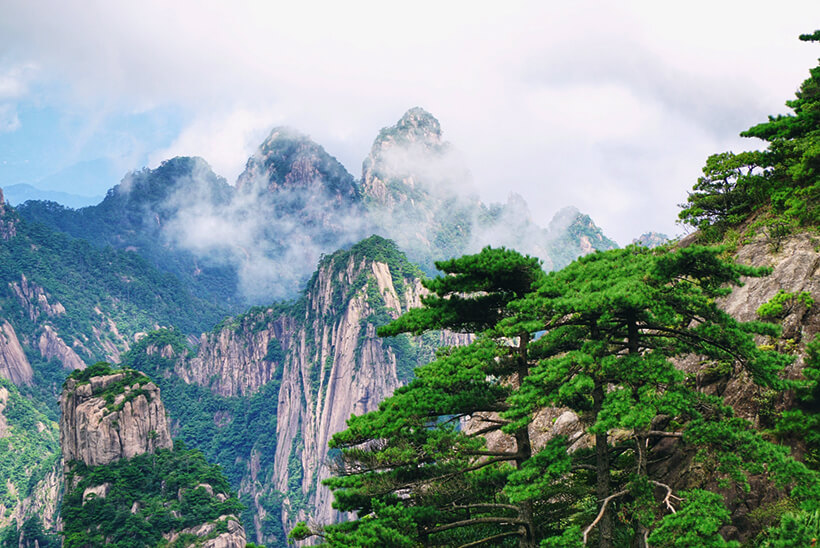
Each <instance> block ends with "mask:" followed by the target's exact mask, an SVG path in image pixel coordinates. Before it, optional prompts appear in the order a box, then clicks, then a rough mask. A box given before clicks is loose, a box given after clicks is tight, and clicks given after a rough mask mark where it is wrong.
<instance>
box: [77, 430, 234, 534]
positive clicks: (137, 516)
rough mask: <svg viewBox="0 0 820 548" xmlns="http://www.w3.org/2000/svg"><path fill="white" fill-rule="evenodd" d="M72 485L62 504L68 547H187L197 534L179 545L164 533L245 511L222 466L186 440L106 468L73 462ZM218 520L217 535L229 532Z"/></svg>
mask: <svg viewBox="0 0 820 548" xmlns="http://www.w3.org/2000/svg"><path fill="white" fill-rule="evenodd" d="M66 485H69V486H72V487H71V488H70V489H69V490H68V491H67V492H66V494H65V496H64V497H63V506H62V517H63V534H64V543H63V546H65V547H66V548H72V547H77V548H79V547H82V546H103V545H105V546H118V547H123V548H125V547H129V548H131V547H143V546H187V545H189V544H188V543H189V542H190V541H191V540H193V539H194V535H193V534H191V535H189V536H188V537H186V538H180V539H178V540H177V541H176V542H174V543H169V542H168V541H167V539H164V538H163V535H169V534H170V533H171V532H179V531H182V530H184V529H186V528H189V527H192V526H197V525H201V524H203V523H207V522H209V521H217V520H218V518H219V517H220V516H227V515H231V514H233V515H237V516H238V515H239V514H240V513H241V510H242V505H241V504H240V503H239V501H238V500H237V498H236V497H235V496H233V495H232V493H231V489H230V485H229V484H228V482H227V480H226V479H225V477H224V475H223V474H222V471H221V469H220V468H219V466H217V465H212V464H208V462H207V461H206V460H205V458H204V457H203V455H202V453H200V452H199V451H196V450H190V449H186V448H185V445H184V444H182V443H180V442H177V443H176V444H175V446H174V449H173V450H167V449H160V450H159V451H157V452H156V453H144V454H142V455H137V456H136V457H133V458H131V459H121V460H119V461H116V462H113V463H110V464H106V465H103V466H94V467H87V466H85V465H84V464H83V463H81V462H73V463H69V472H68V473H67V475H66ZM101 486H102V490H98V491H96V492H94V491H90V490H91V489H93V488H100V487H101ZM217 523H218V526H217V527H216V528H215V530H214V533H212V534H213V536H216V535H217V534H218V533H220V532H226V531H227V526H228V525H227V521H226V520H222V521H217Z"/></svg>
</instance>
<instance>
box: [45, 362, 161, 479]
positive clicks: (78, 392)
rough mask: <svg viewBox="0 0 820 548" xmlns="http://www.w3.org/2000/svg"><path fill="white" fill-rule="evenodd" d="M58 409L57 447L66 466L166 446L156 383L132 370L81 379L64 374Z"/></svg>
mask: <svg viewBox="0 0 820 548" xmlns="http://www.w3.org/2000/svg"><path fill="white" fill-rule="evenodd" d="M81 378H82V377H81ZM60 410H61V412H62V414H61V416H60V446H61V447H62V451H63V460H64V461H65V462H66V464H67V465H68V464H69V463H71V462H72V461H80V462H83V463H85V464H86V465H87V466H99V465H101V464H108V463H110V462H114V461H116V460H119V459H123V458H126V459H127V458H131V457H134V456H136V455H140V454H142V453H152V452H154V451H156V450H157V449H163V448H164V449H170V448H171V447H172V443H171V434H170V433H169V431H168V424H167V421H166V418H165V407H164V406H163V404H162V400H160V397H159V388H157V386H156V385H155V384H154V383H153V382H151V381H149V380H148V378H147V377H146V376H145V375H142V374H140V373H138V372H136V371H133V370H122V371H117V372H115V373H113V374H110V375H101V376H94V377H90V378H88V379H87V381H86V380H78V379H77V378H69V379H68V380H67V381H66V383H65V387H64V389H63V393H62V396H61V398H60Z"/></svg>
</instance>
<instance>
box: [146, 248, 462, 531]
mask: <svg viewBox="0 0 820 548" xmlns="http://www.w3.org/2000/svg"><path fill="white" fill-rule="evenodd" d="M418 276H419V271H418V269H417V268H416V267H413V266H412V265H410V264H409V263H408V262H407V261H406V259H405V258H404V257H403V255H402V254H401V253H400V252H399V251H398V249H397V248H396V246H395V244H393V243H392V242H390V241H388V240H385V239H383V238H380V237H377V236H374V237H371V238H369V239H367V240H365V241H363V242H361V243H359V244H357V245H355V246H353V247H352V248H351V249H349V250H346V251H341V252H337V253H334V254H333V255H330V256H327V257H325V258H324V259H323V260H322V261H321V263H320V265H319V269H318V271H317V273H316V274H315V275H314V277H313V278H312V279H311V281H310V282H309V284H308V286H307V288H306V290H305V293H304V296H303V297H302V298H301V299H299V300H298V301H296V302H293V303H289V304H286V305H277V306H273V307H267V308H265V307H259V308H256V309H254V310H252V311H251V312H249V313H248V314H245V315H243V316H241V317H237V318H234V319H231V320H228V321H226V322H225V324H224V325H223V326H222V327H221V328H219V329H217V330H215V331H214V332H213V333H210V334H206V335H203V336H202V338H201V340H200V344H199V347H198V350H197V353H196V355H195V356H194V357H192V358H185V357H184V356H183V357H180V359H177V360H176V364H175V366H174V372H173V376H175V377H179V378H181V379H184V380H185V381H186V382H188V383H193V384H198V385H200V386H204V387H208V388H209V389H210V390H211V391H212V392H213V393H215V394H218V395H220V396H224V397H235V396H245V397H247V396H249V395H254V394H256V393H257V392H260V391H261V390H262V389H263V388H267V387H269V386H274V387H275V388H276V392H274V393H273V394H274V395H273V397H274V398H275V401H270V402H269V403H268V405H270V406H273V407H274V408H275V410H276V434H275V444H273V448H274V449H273V450H274V451H275V454H273V455H268V454H265V453H264V449H261V448H260V447H258V446H256V447H254V448H253V449H252V450H251V451H250V453H249V454H247V455H244V457H243V458H245V459H246V468H245V472H244V473H243V476H242V479H241V488H240V495H242V496H243V501H248V502H249V504H251V505H252V506H253V508H254V518H253V519H254V521H255V524H254V530H255V531H256V537H257V541H258V542H266V543H271V542H279V543H282V542H284V539H282V538H274V537H272V536H271V534H266V533H264V530H265V529H266V527H265V523H266V522H267V523H269V522H270V519H276V520H281V527H282V529H283V530H285V531H287V530H288V529H289V528H290V526H292V525H293V523H294V522H295V521H297V520H300V519H305V518H308V517H313V518H315V519H317V520H322V521H330V520H337V519H339V517H340V516H339V515H338V513H337V512H336V511H335V510H333V508H332V507H331V501H332V498H331V495H330V493H329V491H328V490H327V488H325V487H324V486H323V485H322V484H321V481H322V480H323V479H325V478H327V477H328V475H329V473H330V462H329V457H330V456H329V455H328V448H327V442H328V440H329V439H330V437H331V436H332V435H333V434H334V433H336V432H338V431H340V430H342V429H343V428H344V426H345V421H346V420H347V419H348V418H349V417H350V416H351V414H354V413H355V414H361V413H365V412H367V411H370V410H372V409H375V407H376V406H377V405H378V403H379V402H380V401H381V400H382V399H384V398H385V397H386V396H388V395H389V394H391V393H392V392H393V390H395V388H396V387H398V386H400V385H401V384H403V383H404V382H406V381H407V380H408V379H409V378H410V376H411V374H412V369H413V367H415V366H416V365H419V364H420V363H424V362H425V361H427V360H428V359H430V357H432V352H433V349H434V347H436V346H438V345H440V344H441V343H442V341H443V339H442V337H444V338H445V339H446V342H448V343H453V344H455V343H458V342H460V339H458V338H456V337H454V336H449V335H447V336H443V335H435V336H432V337H427V338H425V339H421V338H418V339H412V338H410V337H407V336H404V335H402V336H400V337H395V338H389V339H382V338H379V337H377V336H376V327H377V326H380V325H383V324H384V323H387V322H388V321H390V319H392V318H395V317H398V315H400V314H401V313H403V312H404V311H406V310H408V308H410V307H415V306H419V304H420V295H421V292H422V288H421V285H420V284H419V281H418ZM160 351H162V348H155V349H153V350H151V352H160ZM172 351H173V350H172V349H170V347H169V351H168V353H169V355H170V352H172ZM252 401H254V400H252ZM172 413H173V410H172ZM213 419H214V421H215V422H217V423H227V422H230V420H238V418H237V417H233V418H231V417H228V418H226V417H225V416H224V415H223V416H221V417H217V416H214V417H213ZM225 428H230V426H229V425H228V426H225ZM271 457H272V458H271ZM272 497H273V498H276V497H281V498H280V499H277V500H279V502H278V503H276V504H273V505H272V504H271V500H272ZM272 512H273V513H277V512H278V513H279V514H280V515H276V516H275V517H274V516H272V515H271V513H272ZM267 529H268V530H270V529H271V528H270V527H267Z"/></svg>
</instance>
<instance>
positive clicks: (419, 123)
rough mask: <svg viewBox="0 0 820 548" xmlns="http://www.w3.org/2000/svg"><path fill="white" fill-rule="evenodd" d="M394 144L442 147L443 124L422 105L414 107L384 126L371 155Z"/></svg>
mask: <svg viewBox="0 0 820 548" xmlns="http://www.w3.org/2000/svg"><path fill="white" fill-rule="evenodd" d="M394 145H401V146H408V145H421V146H423V147H424V148H427V149H440V148H441V147H442V146H443V145H442V140H441V124H439V121H438V120H437V119H436V117H435V116H433V115H432V114H430V113H429V112H427V111H426V110H424V109H423V108H421V107H413V108H411V109H410V110H408V111H407V112H405V113H404V115H402V117H401V118H400V119H399V121H398V122H396V124H395V125H392V126H388V127H385V128H382V130H381V131H380V132H379V135H378V137H376V140H375V141H374V142H373V149H372V151H371V155H373V153H374V152H376V151H378V150H379V149H386V148H392V147H393V146H394Z"/></svg>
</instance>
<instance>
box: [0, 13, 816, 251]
mask: <svg viewBox="0 0 820 548" xmlns="http://www.w3.org/2000/svg"><path fill="white" fill-rule="evenodd" d="M816 28H820V2H818V1H817V0H812V1H805V2H797V1H794V2H790V1H781V2H771V1H757V0H744V1H723V2H721V1H717V0H712V1H711V2H699V1H687V2H660V1H647V2H603V1H601V2H554V1H546V0H542V1H538V2H512V1H510V2H492V3H489V2H477V1H471V2H444V1H441V0H438V1H435V2H425V1H419V0H413V1H411V2H402V3H399V2H389V1H385V0H382V1H378V2H354V1H346V2H338V1H334V2H307V1H305V2H294V1H290V2H287V3H282V2H270V1H265V2H262V1H260V2H246V1H245V2H211V1H202V0H197V1H186V2H182V1H174V2H160V1H140V2H113V1H112V2H102V1H98V2H91V1H77V2H60V1H53V2H46V1H38V0H22V1H17V0H0V187H2V186H7V185H10V184H15V183H23V182H26V183H31V184H35V185H39V186H41V187H49V188H50V189H53V190H58V189H59V190H64V191H68V192H73V193H76V194H86V195H95V194H102V193H104V191H105V189H106V188H108V187H110V186H113V185H114V184H116V183H117V182H118V181H119V179H120V178H121V177H122V175H123V174H124V173H125V172H127V171H129V170H132V169H138V168H141V167H143V166H149V167H155V166H156V165H157V164H158V163H159V162H160V161H162V160H163V159H167V158H169V157H172V156H175V155H180V154H185V155H197V156H202V157H203V158H205V159H206V160H207V161H208V162H209V163H210V164H211V165H212V166H213V168H214V170H215V171H216V172H217V173H219V174H220V175H223V176H224V177H226V178H227V179H228V181H229V182H231V183H233V182H234V181H235V179H236V176H237V175H238V174H239V173H240V172H241V170H242V169H243V167H244V163H245V161H246V159H247V157H248V156H249V155H250V154H251V153H252V152H253V150H254V148H255V147H256V146H257V145H258V144H259V143H260V142H261V141H262V140H263V139H264V137H265V136H266V135H267V133H268V132H269V131H270V129H271V128H272V127H274V126H276V125H282V124H286V125H290V126H293V127H295V128H297V129H300V130H301V131H303V132H305V133H308V134H309V135H311V137H313V139H314V140H316V141H317V142H319V143H320V144H322V145H323V146H324V147H325V148H326V149H327V151H328V152H329V153H330V154H332V155H334V156H336V157H337V158H338V159H339V160H340V161H341V162H342V163H343V164H344V165H345V167H347V169H348V170H349V171H350V172H351V173H353V174H354V176H357V177H358V176H359V175H360V171H361V162H362V160H363V159H364V157H365V155H366V154H367V152H368V151H369V148H370V145H371V144H372V141H373V139H374V137H375V136H376V134H377V133H378V131H379V129H380V128H382V127H384V126H387V125H391V124H393V123H395V121H396V120H398V118H399V117H400V116H401V115H402V114H403V113H404V111H406V110H407V109H408V108H410V107H412V106H422V107H424V108H425V109H427V110H429V111H430V112H432V113H433V114H434V115H435V116H436V117H437V118H438V119H439V120H440V122H441V125H442V128H443V130H444V134H445V135H444V136H445V138H446V139H447V140H449V141H450V142H452V143H453V144H454V145H455V147H456V148H457V149H458V150H459V151H460V152H461V154H462V155H463V156H464V158H465V160H466V162H467V164H468V167H469V168H470V170H471V172H472V174H473V176H474V178H475V182H476V185H477V186H478V189H479V193H480V195H481V197H482V198H483V199H484V200H485V201H500V200H505V199H506V196H507V195H508V193H509V192H511V191H514V192H518V193H519V194H521V195H523V196H524V197H525V198H526V200H527V201H528V202H529V204H530V208H531V210H532V212H533V215H534V217H535V218H536V221H538V222H539V223H540V224H542V225H546V224H547V222H548V220H549V218H550V217H551V216H552V214H553V213H554V212H555V211H556V210H558V209H560V208H561V207H564V206H566V205H575V206H577V207H578V208H579V209H581V210H582V211H584V212H586V213H589V214H590V215H591V216H592V218H593V219H594V220H595V221H596V222H597V223H598V224H599V225H600V226H601V227H603V229H604V231H605V233H606V234H607V235H609V236H611V237H613V238H614V239H616V240H617V241H618V242H619V243H620V244H626V243H629V241H631V239H632V238H633V237H636V236H638V235H639V234H640V233H642V232H645V231H648V230H657V231H661V232H666V233H667V234H670V235H671V234H676V233H679V232H680V231H681V228H680V227H679V226H677V225H676V224H675V220H676V217H677V211H678V208H677V204H678V203H680V202H682V201H684V200H685V198H686V191H687V190H688V189H689V188H691V186H692V185H693V184H694V183H695V181H696V179H697V176H698V174H699V173H700V168H701V167H702V165H703V163H704V160H705V159H706V157H707V156H708V155H709V154H712V153H716V152H721V151H724V150H735V151H737V150H741V149H744V148H756V147H758V144H757V143H755V142H752V141H747V140H742V139H740V138H739V137H737V134H738V133H739V132H740V131H742V130H744V129H746V128H747V127H749V126H751V125H753V124H755V123H757V122H759V121H763V120H765V118H766V116H767V115H769V114H776V113H784V112H787V110H786V108H785V106H784V104H783V103H784V102H785V101H786V100H787V99H790V98H791V97H792V96H793V93H794V91H795V90H796V89H797V87H798V86H799V84H800V82H802V81H803V80H804V79H805V78H806V76H807V75H808V69H809V68H811V67H813V66H815V65H816V64H817V58H818V57H820V45H817V44H807V43H803V42H800V41H798V40H797V36H798V35H799V34H801V33H806V32H812V31H814V30H815V29H816ZM72 170H74V171H75V172H77V170H79V171H80V172H83V173H88V174H89V176H88V179H87V180H88V182H87V184H86V185H85V186H83V187H79V186H72V187H71V188H65V187H64V186H61V185H64V183H62V182H61V181H62V180H65V179H70V178H68V177H63V176H62V175H61V174H65V173H69V172H71V171H72ZM83 170H84V171H83ZM55 174H58V176H56V177H55Z"/></svg>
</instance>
